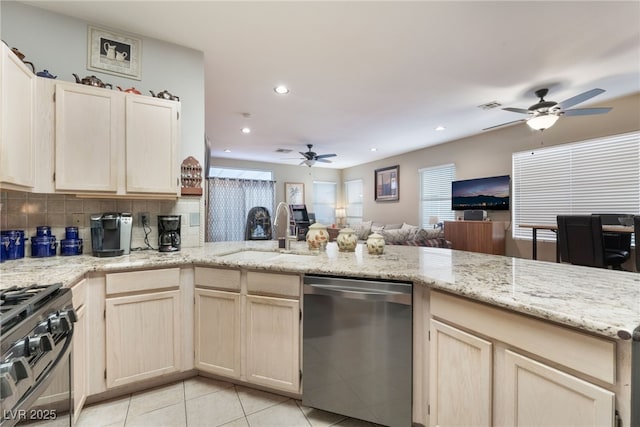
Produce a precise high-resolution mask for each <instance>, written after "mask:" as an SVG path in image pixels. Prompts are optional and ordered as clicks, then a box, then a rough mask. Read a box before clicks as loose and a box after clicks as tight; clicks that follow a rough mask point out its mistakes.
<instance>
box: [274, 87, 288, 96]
mask: <svg viewBox="0 0 640 427" xmlns="http://www.w3.org/2000/svg"><path fill="white" fill-rule="evenodd" d="M273 90H274V91H275V92H276V93H277V94H278V95H286V94H287V93H289V88H288V87H286V86H285V85H278V86H276V87H275V88H273Z"/></svg>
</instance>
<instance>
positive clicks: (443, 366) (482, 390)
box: [429, 319, 493, 426]
mask: <svg viewBox="0 0 640 427" xmlns="http://www.w3.org/2000/svg"><path fill="white" fill-rule="evenodd" d="M430 335H431V343H430V346H431V356H430V376H431V378H430V382H431V390H430V404H429V406H430V419H429V425H431V426H462V425H466V426H490V425H492V423H491V418H492V417H491V392H492V389H491V384H492V375H493V373H492V363H493V362H492V351H493V350H492V344H491V343H490V342H489V341H485V340H483V339H481V338H479V337H476V336H474V335H471V334H469V333H467V332H464V331H461V330H459V329H456V328H453V327H451V326H449V325H446V324H444V323H441V322H439V321H437V320H434V319H432V320H431V326H430Z"/></svg>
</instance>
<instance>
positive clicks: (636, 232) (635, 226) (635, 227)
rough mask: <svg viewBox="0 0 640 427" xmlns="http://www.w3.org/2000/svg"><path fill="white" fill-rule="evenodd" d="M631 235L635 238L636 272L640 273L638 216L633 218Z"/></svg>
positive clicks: (639, 217)
mask: <svg viewBox="0 0 640 427" xmlns="http://www.w3.org/2000/svg"><path fill="white" fill-rule="evenodd" d="M633 234H634V236H636V237H635V239H636V271H637V272H640V215H636V216H634V217H633Z"/></svg>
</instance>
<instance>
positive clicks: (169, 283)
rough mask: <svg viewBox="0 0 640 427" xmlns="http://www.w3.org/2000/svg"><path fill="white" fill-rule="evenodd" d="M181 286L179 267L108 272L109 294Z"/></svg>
mask: <svg viewBox="0 0 640 427" xmlns="http://www.w3.org/2000/svg"><path fill="white" fill-rule="evenodd" d="M179 286H180V269H179V268H164V269H161V270H144V271H133V272H126V273H112V274H107V295H111V294H120V293H125V292H140V291H150V290H157V289H168V288H177V287H179Z"/></svg>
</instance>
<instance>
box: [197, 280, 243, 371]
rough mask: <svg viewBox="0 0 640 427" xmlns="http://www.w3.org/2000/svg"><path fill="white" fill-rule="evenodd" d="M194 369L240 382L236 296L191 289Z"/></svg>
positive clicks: (225, 292)
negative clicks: (193, 298) (192, 293)
mask: <svg viewBox="0 0 640 427" xmlns="http://www.w3.org/2000/svg"><path fill="white" fill-rule="evenodd" d="M195 298H196V304H195V305H196V307H195V325H194V329H195V335H196V339H195V366H196V368H197V369H201V370H203V371H206V372H210V373H213V374H218V375H224V376H226V377H229V378H236V379H240V294H239V293H237V292H229V291H219V290H212V289H199V288H196V290H195Z"/></svg>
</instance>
